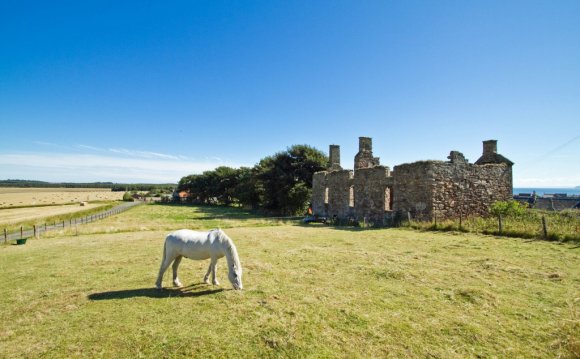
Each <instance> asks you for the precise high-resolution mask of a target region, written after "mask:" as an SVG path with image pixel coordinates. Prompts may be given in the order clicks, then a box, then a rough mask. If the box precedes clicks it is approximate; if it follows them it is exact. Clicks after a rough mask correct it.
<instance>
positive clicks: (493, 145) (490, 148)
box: [483, 140, 497, 156]
mask: <svg viewBox="0 0 580 359" xmlns="http://www.w3.org/2000/svg"><path fill="white" fill-rule="evenodd" d="M494 153H497V140H487V141H483V155H484V156H489V155H493V154H494Z"/></svg>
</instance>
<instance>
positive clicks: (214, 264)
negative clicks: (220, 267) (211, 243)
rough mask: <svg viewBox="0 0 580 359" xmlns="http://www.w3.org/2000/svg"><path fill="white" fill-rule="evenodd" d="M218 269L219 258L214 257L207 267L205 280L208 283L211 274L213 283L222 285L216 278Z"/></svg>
mask: <svg viewBox="0 0 580 359" xmlns="http://www.w3.org/2000/svg"><path fill="white" fill-rule="evenodd" d="M216 269H217V258H212V259H211V261H210V263H209V268H208V269H207V273H206V274H205V277H203V281H204V282H205V283H206V284H209V275H210V274H211V281H212V283H213V285H220V283H219V282H218V280H217V278H216Z"/></svg>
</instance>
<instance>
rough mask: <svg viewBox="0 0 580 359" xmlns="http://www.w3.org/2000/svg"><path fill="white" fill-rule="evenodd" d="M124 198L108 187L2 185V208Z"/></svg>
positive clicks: (0, 206)
mask: <svg viewBox="0 0 580 359" xmlns="http://www.w3.org/2000/svg"><path fill="white" fill-rule="evenodd" d="M122 199H123V192H113V191H111V190H110V189H106V188H12V187H0V209H2V208H14V207H32V206H43V205H60V204H70V203H78V202H88V201H120V200H122Z"/></svg>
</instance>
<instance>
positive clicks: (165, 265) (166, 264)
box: [155, 256, 173, 289]
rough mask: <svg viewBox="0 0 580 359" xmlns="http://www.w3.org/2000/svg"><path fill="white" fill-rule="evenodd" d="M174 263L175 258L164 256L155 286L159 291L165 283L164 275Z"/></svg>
mask: <svg viewBox="0 0 580 359" xmlns="http://www.w3.org/2000/svg"><path fill="white" fill-rule="evenodd" d="M172 261H173V258H169V257H168V256H163V260H162V261H161V268H159V275H158V276H157V282H155V286H156V287H157V289H161V288H162V286H161V282H162V281H163V274H164V273H165V271H166V270H167V268H169V265H170V264H171V262H172Z"/></svg>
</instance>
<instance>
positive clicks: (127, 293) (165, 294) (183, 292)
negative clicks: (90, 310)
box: [87, 283, 224, 300]
mask: <svg viewBox="0 0 580 359" xmlns="http://www.w3.org/2000/svg"><path fill="white" fill-rule="evenodd" d="M201 284H203V283H201ZM201 284H192V285H190V286H187V287H182V288H163V289H157V288H138V289H126V290H115V291H110V292H101V293H93V294H89V295H88V296H87V297H88V299H89V300H111V299H128V298H135V297H148V298H171V297H189V298H195V297H201V296H204V295H210V294H216V293H219V292H223V291H224V289H223V288H217V289H206V290H198V289H201V288H203V287H202V286H201Z"/></svg>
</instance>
